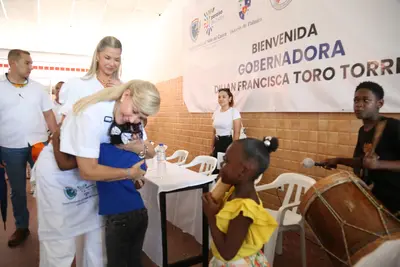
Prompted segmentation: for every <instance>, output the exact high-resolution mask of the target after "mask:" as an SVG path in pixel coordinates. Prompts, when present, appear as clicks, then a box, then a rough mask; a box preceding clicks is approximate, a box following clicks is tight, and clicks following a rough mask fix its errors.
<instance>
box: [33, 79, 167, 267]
mask: <svg viewBox="0 0 400 267" xmlns="http://www.w3.org/2000/svg"><path fill="white" fill-rule="evenodd" d="M159 108H160V95H159V92H158V90H157V88H156V87H155V86H154V85H153V84H151V83H149V82H146V81H140V80H133V81H130V82H128V83H125V84H122V85H119V86H114V87H110V88H106V89H103V90H101V91H99V92H97V93H95V94H92V95H90V96H88V97H85V98H83V99H81V100H80V101H78V102H77V103H76V104H75V105H74V106H73V112H70V113H68V115H67V116H66V118H65V120H64V122H63V125H62V127H61V133H60V147H59V150H58V148H57V144H56V140H54V142H55V144H54V146H50V147H54V153H53V151H50V150H45V151H43V152H42V153H41V155H40V157H39V159H38V161H37V163H36V164H37V165H36V169H35V175H36V179H37V185H36V188H37V203H38V220H39V231H38V232H39V240H40V243H41V246H40V249H41V251H40V255H41V258H40V264H41V265H40V266H41V267H42V266H43V267H45V266H46V267H53V266H54V267H55V266H57V267H64V266H70V264H71V262H72V260H73V258H74V255H75V252H76V245H75V238H76V237H77V236H79V235H82V234H85V250H84V252H85V255H86V256H85V257H84V261H85V262H84V264H83V265H85V266H93V267H98V266H103V264H104V263H103V251H102V238H101V234H102V229H101V228H102V221H101V218H100V216H99V215H98V212H99V210H98V208H99V207H98V197H97V190H96V187H95V183H94V182H95V181H115V180H123V179H140V178H142V176H143V175H144V171H143V170H141V169H140V165H141V164H143V161H141V162H139V163H137V164H135V165H134V166H132V167H131V168H126V169H122V168H112V167H107V166H103V165H100V164H99V163H98V158H99V150H100V144H101V143H108V142H109V135H108V131H109V128H110V125H111V124H112V122H113V121H115V122H116V123H118V124H124V123H127V122H129V123H139V122H140V121H141V120H143V119H146V118H147V117H148V116H151V115H154V114H156V113H157V112H158V110H159ZM149 146H150V145H149V144H148V142H147V141H144V142H141V141H138V142H132V143H129V144H127V145H124V149H126V150H129V151H133V152H135V153H137V154H141V155H144V157H153V156H154V151H152V150H149V149H148V147H149ZM139 150H140V151H139ZM61 157H64V158H65V157H67V158H68V157H75V159H76V163H77V165H78V169H75V170H70V171H64V172H62V171H61V170H59V169H58V167H60V168H62V169H65V170H67V169H72V168H73V167H74V166H73V165H70V166H69V165H68V160H66V162H64V164H61V163H60V158H61ZM75 159H74V160H75ZM65 163H66V164H65ZM49 166H53V167H52V168H50V167H49ZM66 172H70V173H69V174H68V175H67V174H66ZM77 258H78V257H77ZM77 264H79V262H77ZM108 266H114V265H113V263H112V262H109V263H108ZM135 266H136V265H135Z"/></svg>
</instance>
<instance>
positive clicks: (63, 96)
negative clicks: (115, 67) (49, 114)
mask: <svg viewBox="0 0 400 267" xmlns="http://www.w3.org/2000/svg"><path fill="white" fill-rule="evenodd" d="M102 89H104V87H103V85H102V84H101V83H100V81H99V80H97V78H96V76H94V77H92V78H90V79H87V80H86V79H85V80H84V79H82V78H72V79H70V80H68V81H67V82H66V83H64V85H63V86H62V87H61V91H60V102H61V103H62V104H63V106H62V107H61V108H60V110H59V112H60V113H61V114H62V115H67V114H68V112H70V111H71V110H72V108H73V106H74V104H75V103H76V102H77V101H78V100H79V99H81V98H84V97H86V96H89V95H91V94H94V93H97V92H98V91H100V90H102Z"/></svg>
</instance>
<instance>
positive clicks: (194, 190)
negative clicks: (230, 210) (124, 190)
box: [140, 159, 213, 267]
mask: <svg viewBox="0 0 400 267" xmlns="http://www.w3.org/2000/svg"><path fill="white" fill-rule="evenodd" d="M146 163H147V166H148V170H147V173H146V175H145V178H146V183H145V185H144V187H143V188H142V189H140V194H141V195H142V198H143V200H144V203H145V205H146V207H147V209H148V214H149V225H148V228H147V232H146V237H145V240H144V244H143V250H144V252H145V253H146V254H147V256H149V258H150V259H151V260H152V261H153V262H154V263H156V264H157V265H158V266H163V267H164V266H191V265H194V264H197V263H203V266H208V249H209V247H208V244H209V235H208V224H207V219H206V217H205V216H204V214H203V212H202V203H201V194H202V193H203V192H208V189H209V184H210V183H211V182H212V181H213V177H210V176H205V175H203V174H200V173H197V172H194V171H191V170H189V169H186V168H182V167H179V166H178V165H175V164H172V163H169V162H157V161H156V160H155V159H151V160H147V161H146ZM189 190H190V191H189ZM182 198H184V199H185V201H184V203H182V202H181V201H180V199H182ZM167 218H168V220H169V221H170V222H171V223H172V224H174V225H175V226H177V227H179V228H180V229H182V231H183V232H186V233H189V234H191V235H193V236H195V238H196V240H198V241H201V242H200V243H201V244H206V245H205V246H204V245H203V253H202V255H200V256H196V257H193V258H190V259H187V260H184V261H180V262H177V263H174V264H168V245H167V228H166V225H167ZM199 239H200V240H199Z"/></svg>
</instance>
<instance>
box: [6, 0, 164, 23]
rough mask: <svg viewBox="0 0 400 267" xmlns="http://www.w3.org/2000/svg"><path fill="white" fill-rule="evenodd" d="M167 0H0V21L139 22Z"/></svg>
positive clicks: (157, 11) (158, 11)
mask: <svg viewBox="0 0 400 267" xmlns="http://www.w3.org/2000/svg"><path fill="white" fill-rule="evenodd" d="M170 2H171V0H0V21H2V22H4V21H6V22H8V23H10V22H12V23H13V22H15V23H28V24H30V25H31V24H38V25H52V26H57V27H61V28H63V27H70V28H79V29H81V30H82V29H93V27H95V28H98V27H104V26H105V27H109V26H110V25H126V24H130V25H132V23H135V24H138V23H139V24H143V23H146V22H149V21H153V20H155V19H156V18H157V17H159V15H160V14H162V12H163V11H164V10H165V9H166V8H167V6H168V4H169V3H170Z"/></svg>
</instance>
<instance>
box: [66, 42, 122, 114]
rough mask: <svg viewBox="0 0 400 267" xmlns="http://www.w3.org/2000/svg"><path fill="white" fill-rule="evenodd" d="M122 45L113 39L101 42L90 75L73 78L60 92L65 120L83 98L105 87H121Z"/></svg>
mask: <svg viewBox="0 0 400 267" xmlns="http://www.w3.org/2000/svg"><path fill="white" fill-rule="evenodd" d="M121 54H122V44H121V42H120V41H119V40H118V39H117V38H115V37H113V36H106V37H104V38H103V39H101V40H100V42H99V43H98V44H97V46H96V49H95V51H94V53H93V57H92V63H91V65H90V69H89V71H88V73H86V75H85V76H84V77H82V78H73V79H70V80H68V82H66V83H65V84H64V85H63V87H62V89H61V92H60V100H61V102H62V104H63V107H62V108H61V109H60V111H59V112H60V114H61V115H62V116H63V119H62V120H64V118H65V116H66V115H67V113H68V112H70V111H71V109H72V106H73V105H74V104H75V103H76V102H77V101H78V100H79V99H81V98H83V97H85V96H88V95H91V94H93V93H96V92H98V91H99V90H101V89H103V88H105V87H112V86H114V85H120V84H121V81H120V74H121Z"/></svg>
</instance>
